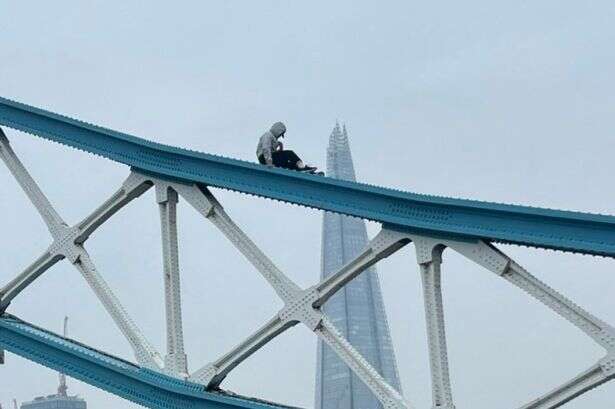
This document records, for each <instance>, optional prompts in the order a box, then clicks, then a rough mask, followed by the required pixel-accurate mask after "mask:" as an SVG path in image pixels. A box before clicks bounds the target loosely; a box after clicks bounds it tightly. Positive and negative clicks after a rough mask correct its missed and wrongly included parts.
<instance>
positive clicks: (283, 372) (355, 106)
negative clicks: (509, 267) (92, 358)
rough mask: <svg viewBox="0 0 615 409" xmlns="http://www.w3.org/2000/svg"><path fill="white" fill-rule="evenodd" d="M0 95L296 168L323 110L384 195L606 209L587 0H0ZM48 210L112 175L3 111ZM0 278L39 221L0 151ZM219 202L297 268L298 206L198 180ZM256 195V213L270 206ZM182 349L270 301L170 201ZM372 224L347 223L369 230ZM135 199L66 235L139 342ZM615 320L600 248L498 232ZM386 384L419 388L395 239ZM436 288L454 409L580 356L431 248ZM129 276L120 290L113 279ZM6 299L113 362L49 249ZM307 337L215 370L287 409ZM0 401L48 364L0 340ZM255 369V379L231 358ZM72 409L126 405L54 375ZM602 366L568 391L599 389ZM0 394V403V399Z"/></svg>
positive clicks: (312, 220) (416, 400)
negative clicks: (86, 231) (520, 241)
mask: <svg viewBox="0 0 615 409" xmlns="http://www.w3.org/2000/svg"><path fill="white" fill-rule="evenodd" d="M0 12H1V14H2V16H3V19H1V20H0V61H2V63H1V64H0V95H1V96H3V97H7V98H12V99H16V100H18V101H22V102H25V103H28V104H31V105H35V106H39V107H43V108H48V109H50V110H52V111H54V112H58V113H63V114H67V115H70V116H74V117H77V118H79V119H82V120H86V121H90V122H94V123H96V124H99V125H103V126H107V127H110V128H113V129H117V130H122V131H126V132H129V133H134V134H136V135H139V136H143V137H146V138H148V139H152V140H156V141H159V142H162V143H168V144H172V145H177V146H183V147H189V148H191V149H195V150H200V151H205V152H211V153H216V154H221V155H225V156H230V157H235V158H242V159H246V160H254V161H255V160H256V158H254V149H255V146H256V143H257V139H258V137H259V136H260V135H261V134H262V133H263V132H264V131H265V130H266V129H267V128H268V127H269V126H270V125H271V123H272V122H274V121H277V120H282V121H284V122H285V123H286V124H287V127H288V133H287V138H286V144H287V146H289V147H292V148H293V149H296V150H297V151H298V152H300V153H301V154H302V156H304V157H305V159H306V161H308V162H315V163H316V164H318V165H319V166H320V167H322V166H324V164H325V149H326V144H327V139H328V136H329V133H330V130H331V127H332V126H333V125H334V124H335V120H336V118H339V119H340V121H343V122H345V123H346V124H347V126H348V130H349V133H350V135H351V137H352V149H353V158H354V162H355V167H356V170H357V178H358V180H360V181H363V182H367V183H372V184H377V185H384V186H390V187H395V188H399V189H403V190H407V191H413V192H421V193H432V194H437V195H445V196H454V197H468V198H474V199H479V200H489V201H497V202H506V203H523V204H527V205H531V206H544V207H550V208H563V209H570V210H581V211H588V212H597V213H606V214H615V201H614V200H613V192H612V189H611V185H612V181H611V179H612V175H613V174H614V173H615V164H614V161H613V159H612V156H613V152H614V151H615V138H614V133H615V116H614V115H613V109H614V107H615V78H613V75H612V73H613V72H615V51H614V49H613V42H614V40H615V27H614V26H613V24H612V22H613V20H614V17H615V4H613V3H612V2H607V1H596V2H591V3H562V2H556V1H551V0H548V1H542V2H526V1H523V2H514V3H501V2H495V3H494V2H490V1H486V0H483V1H470V2H463V3H449V4H447V3H442V2H431V3H428V2H421V3H417V2H407V1H393V2H387V3H386V4H383V3H382V2H377V3H369V2H350V1H340V2H335V3H331V2H322V1H315V2H309V3H299V2H283V1H262V2H247V3H239V2H214V3H212V2H208V3H203V2H196V1H186V2H182V3H181V4H174V5H170V4H169V3H166V2H156V1H154V2H119V1H104V2H103V1H91V2H87V4H84V3H83V2H77V1H56V2H39V3H33V2H11V1H7V0H0ZM7 135H8V137H9V139H10V140H11V141H12V145H13V147H14V149H15V150H16V151H17V153H18V155H20V157H21V158H22V159H23V161H24V162H25V163H26V165H27V166H28V167H29V169H30V171H31V173H32V174H33V176H34V178H35V179H36V180H37V182H39V184H40V185H41V187H42V188H43V190H44V192H45V193H46V194H47V195H48V196H49V198H50V200H51V201H52V203H53V204H54V205H55V206H56V207H57V208H58V210H59V211H60V213H61V214H62V216H63V217H64V218H65V219H66V220H67V221H68V222H69V223H74V222H76V221H77V220H79V219H80V218H81V217H82V216H84V215H86V214H87V213H89V212H90V211H91V210H92V209H94V208H95V207H96V206H98V205H99V204H100V203H101V202H102V201H103V200H104V199H105V198H106V197H108V196H109V195H110V194H111V193H112V192H113V191H114V190H115V189H116V188H117V187H118V186H119V184H120V183H121V182H122V180H123V178H124V177H125V176H126V175H127V174H128V169H127V168H126V167H123V166H118V165H116V164H113V163H111V162H109V161H106V160H103V159H100V158H97V157H92V156H89V155H86V154H83V153H82V152H78V151H73V150H70V149H67V148H64V147H61V146H58V145H56V144H51V143H48V142H43V141H41V140H39V139H37V138H33V137H31V136H29V135H25V134H21V133H17V132H14V131H12V130H7ZM0 186H2V192H1V193H0V198H1V200H0V214H1V215H2V216H3V217H2V220H0V230H1V231H2V232H5V234H1V235H0V248H2V249H3V251H2V252H1V253H0V267H1V269H0V284H1V283H5V282H7V281H8V280H9V279H10V278H12V277H14V276H15V275H16V274H17V273H18V272H19V271H21V270H22V269H23V268H25V267H26V266H27V265H28V264H29V263H30V262H31V261H32V260H34V259H35V258H36V257H37V256H38V255H39V254H40V253H41V252H42V251H43V250H44V249H45V248H46V247H47V246H48V244H49V243H50V237H49V235H48V233H47V231H46V229H45V228H44V226H43V223H42V222H41V221H40V219H39V218H38V216H37V215H36V213H35V211H34V209H33V208H32V206H31V205H30V204H29V203H28V202H27V200H26V198H25V195H24V194H23V193H22V192H21V190H20V189H19V187H18V186H17V184H16V182H15V181H14V180H13V179H12V178H11V177H10V176H9V173H8V171H7V170H6V169H5V168H4V166H3V165H0ZM215 194H216V195H217V196H218V197H219V198H220V200H221V202H222V203H223V205H224V206H225V208H226V210H227V212H228V213H229V214H230V215H231V217H233V218H234V219H235V220H236V222H237V223H238V224H239V225H240V226H241V227H242V228H244V229H245V230H246V231H247V233H248V234H249V235H250V236H251V237H252V238H253V239H254V241H255V242H256V243H257V244H259V245H260V246H261V247H262V248H263V249H264V250H265V252H266V253H267V254H269V255H270V256H271V258H272V259H273V260H274V261H275V262H276V263H277V264H278V265H279V266H280V267H281V268H282V269H283V270H284V271H285V272H287V273H288V274H289V275H290V276H291V277H292V278H293V279H295V280H296V281H297V282H299V283H300V284H301V285H303V286H308V285H311V284H313V283H314V282H316V281H317V280H318V276H319V270H320V257H319V255H320V225H321V217H322V215H321V212H317V211H312V210H306V209H303V208H300V207H297V206H289V205H284V204H281V203H278V202H272V201H268V200H263V199H255V198H252V197H249V196H245V195H241V194H235V193H230V192H223V191H216V192H215ZM272 212H275V217H272ZM178 219H179V223H180V224H179V231H180V250H181V252H180V265H181V274H182V290H183V295H184V308H183V310H184V320H185V321H184V324H185V325H184V328H185V332H186V334H185V337H186V349H187V353H188V357H189V367H190V369H191V370H194V369H196V368H198V367H200V366H201V365H203V364H204V363H206V362H208V361H210V360H212V359H214V358H215V357H217V356H219V355H221V354H222V353H224V352H226V351H227V350H228V349H229V348H230V347H231V346H233V345H235V344H236V343H237V342H238V341H240V340H242V339H243V338H244V337H245V336H247V335H248V334H250V333H251V332H252V331H253V330H254V329H256V328H257V327H258V326H260V325H261V324H262V323H263V322H264V321H265V320H266V319H268V318H269V317H270V316H271V315H272V314H273V313H274V312H275V311H276V310H277V309H278V308H279V307H280V306H281V305H280V303H279V302H278V300H277V298H276V297H275V294H274V293H273V291H271V290H270V289H269V287H268V286H267V284H266V283H265V282H264V281H263V280H262V279H261V278H260V276H259V275H258V274H257V273H256V272H255V271H254V269H253V268H252V267H251V266H250V265H249V264H248V263H247V262H246V261H245V260H244V259H243V258H242V257H241V256H240V255H239V253H238V252H237V251H236V250H235V249H234V248H233V247H232V246H231V245H230V244H228V243H227V242H226V240H225V239H224V238H223V237H222V236H221V235H220V234H219V233H218V232H217V231H216V230H215V229H214V228H213V227H212V226H210V225H209V224H208V222H207V221H205V220H202V218H200V217H199V216H198V215H197V214H195V212H194V211H193V210H192V209H190V208H188V206H185V204H184V203H181V204H180V206H179V215H178ZM377 228H378V226H376V225H374V224H372V223H370V224H369V225H368V231H369V233H370V235H373V234H374V233H375V232H376V231H377ZM159 230H160V228H159V225H158V209H157V205H156V203H155V200H154V197H153V194H152V193H151V192H149V193H148V194H146V195H145V196H144V197H142V198H141V199H139V200H138V201H136V202H135V203H133V204H131V205H130V206H128V207H127V208H126V209H124V210H123V211H122V212H120V213H119V214H118V215H117V216H115V218H114V219H113V220H111V221H110V222H109V223H108V224H106V225H105V226H104V227H103V228H102V229H101V230H100V231H99V232H97V234H96V235H94V236H93V237H92V238H91V239H90V241H88V243H87V248H88V250H89V251H90V253H91V255H92V258H93V261H94V262H95V263H96V265H97V267H98V270H99V271H100V272H101V274H102V275H103V276H104V277H105V278H106V279H107V281H108V282H109V284H110V285H111V286H112V288H113V289H114V290H115V291H116V293H117V295H118V297H119V298H120V299H121V300H122V302H123V303H124V304H125V306H126V308H127V310H128V311H129V313H130V314H131V315H132V316H133V317H134V318H135V319H136V320H137V322H138V323H139V324H140V326H141V328H142V330H143V332H144V333H145V334H146V335H147V337H148V338H149V339H150V340H151V341H152V342H153V343H154V345H155V346H156V347H157V348H158V350H159V351H164V349H165V346H164V335H163V329H164V320H163V313H164V303H163V292H162V266H161V264H162V256H161V251H160V247H161V244H160V238H159ZM499 247H500V248H502V249H504V250H505V251H506V252H507V253H509V254H511V255H512V256H513V257H514V258H515V259H516V260H517V261H518V262H519V263H521V264H522V265H524V266H525V267H526V268H527V269H528V270H530V271H531V272H532V273H535V274H536V275H537V276H538V277H539V278H541V279H543V280H544V281H546V282H547V283H548V284H549V285H551V286H552V287H554V288H555V289H557V290H559V291H561V292H563V293H564V294H565V295H567V296H569V297H570V298H572V299H573V300H574V301H575V302H576V303H578V304H580V305H581V306H584V307H586V308H587V309H589V310H590V311H591V312H592V313H594V314H595V315H597V316H598V317H599V318H601V319H603V320H605V321H607V322H609V323H611V324H615V308H614V305H613V300H612V298H613V297H612V295H611V294H612V291H613V290H612V289H613V288H615V274H613V270H614V264H613V260H610V259H608V260H607V259H604V258H596V257H586V256H578V255H571V254H562V253H557V252H552V251H541V250H534V249H526V248H521V247H509V246H499ZM378 271H379V276H380V279H381V283H382V292H383V296H384V301H385V304H386V309H387V313H388V316H389V321H390V326H391V333H392V339H393V343H394V347H395V351H396V354H397V360H398V363H399V371H400V377H401V383H402V388H403V390H404V395H405V396H406V397H407V398H408V399H409V400H410V401H411V402H412V403H413V404H414V405H415V406H416V407H417V408H428V407H430V405H431V403H430V400H431V391H430V385H429V368H428V359H427V346H426V341H425V324H424V314H423V301H422V298H421V290H420V279H419V274H418V267H417V266H416V262H415V259H414V255H413V249H412V248H411V247H409V248H408V249H406V250H405V251H403V252H402V253H401V254H397V255H394V256H393V257H392V258H390V259H387V260H385V261H384V262H382V263H381V264H379V265H378ZM443 281H444V284H443V285H444V302H445V309H446V313H447V331H448V333H447V335H448V339H449V347H450V352H449V356H450V360H451V376H452V382H453V391H454V396H455V400H456V403H457V406H458V407H459V408H474V409H487V408H493V407H511V408H514V407H520V406H522V405H524V404H526V403H528V402H529V401H531V400H532V399H534V398H535V397H537V396H538V395H540V394H542V393H544V392H546V391H547V390H549V389H551V388H552V387H554V386H556V385H558V384H559V383H561V382H562V381H564V380H567V379H570V378H572V377H573V376H575V375H576V374H578V373H579V372H580V371H581V370H584V369H586V368H587V367H589V366H590V365H591V364H593V363H594V361H595V360H597V359H598V358H600V357H601V354H602V351H601V350H600V349H598V348H597V347H595V346H594V345H593V343H592V341H591V340H589V339H588V338H587V337H585V336H584V334H582V333H581V332H580V331H577V330H576V329H575V328H574V327H572V326H570V325H569V324H567V323H566V322H564V321H563V320H561V319H560V318H558V317H557V316H555V315H554V314H552V313H551V312H550V311H548V310H547V309H546V308H545V307H544V306H542V305H540V304H538V303H537V302H536V301H534V300H532V299H531V298H529V297H527V296H526V295H525V294H523V293H522V292H521V291H519V290H517V289H516V288H513V287H512V286H510V285H509V284H507V283H506V282H504V281H503V280H500V279H498V278H497V277H494V276H492V275H491V274H490V273H488V272H486V271H484V270H482V269H480V268H478V267H476V266H474V265H472V264H470V263H469V262H467V261H465V260H463V259H462V258H461V257H460V256H458V255H455V254H453V253H449V252H447V253H445V264H444V266H443ZM137 291H138V295H139V296H138V297H136V296H135V293H136V292H137ZM9 312H11V313H14V314H16V315H18V316H20V317H22V318H24V319H26V320H29V321H31V322H33V323H35V324H37V325H40V326H43V327H45V328H49V329H52V330H55V331H57V332H60V330H61V325H62V319H63V317H64V315H66V314H68V315H70V316H71V334H72V336H73V337H74V338H76V339H78V340H80V341H83V342H85V343H87V344H90V345H93V346H95V347H97V348H101V349H103V350H105V351H108V352H110V353H113V354H117V355H119V356H122V357H125V358H129V359H131V360H132V354H131V353H130V349H129V347H128V344H127V342H126V341H124V340H123V338H122V337H121V335H120V333H119V331H118V330H117V329H116V328H115V326H114V325H113V323H112V322H111V320H110V319H109V318H108V317H107V316H106V314H105V312H104V310H103V309H102V307H101V306H100V305H99V303H98V301H97V300H96V299H95V298H94V297H93V295H92V293H91V291H90V290H89V288H87V285H86V284H85V282H84V280H83V279H82V278H81V277H80V276H79V275H78V273H77V272H76V270H75V269H74V268H73V267H72V266H70V264H69V263H67V262H66V261H64V262H62V263H61V264H59V265H57V266H56V267H54V268H53V269H51V270H50V271H48V272H47V273H46V274H45V275H44V276H43V277H42V278H41V279H39V280H38V281H37V282H36V283H35V284H34V285H33V286H32V287H31V288H29V289H28V290H27V291H26V292H25V293H24V294H22V296H20V297H19V298H18V299H16V300H15V302H14V303H13V304H12V305H11V308H10V310H9ZM315 345H316V339H315V337H314V336H313V334H311V333H309V332H308V331H307V330H305V329H304V328H301V327H300V326H297V327H296V328H294V329H292V330H291V331H289V332H288V333H287V334H284V335H283V336H281V337H280V338H278V339H276V340H275V341H274V342H272V343H271V344H270V345H268V346H267V347H265V348H264V349H263V350H262V351H259V353H257V354H256V355H255V356H254V357H252V358H251V359H250V360H248V361H247V362H245V363H244V364H242V365H241V366H240V367H238V368H237V369H236V370H235V371H234V372H233V373H232V374H231V376H230V377H229V378H228V380H227V381H226V382H225V383H224V384H223V385H222V386H223V387H224V388H227V389H230V390H233V391H235V392H238V393H242V394H246V395H252V396H259V397H263V398H266V399H271V400H275V401H279V402H283V403H291V404H293V405H298V406H305V407H311V406H312V405H313V400H314V394H313V390H314V370H315V359H314V349H315ZM6 358H7V364H6V365H4V366H0V384H1V385H2V386H1V387H0V403H2V404H3V405H4V407H5V408H6V407H7V405H10V403H11V399H12V398H13V397H16V398H17V399H18V400H19V401H24V400H30V399H32V398H33V397H34V396H37V395H43V394H50V393H54V392H55V389H56V383H57V381H56V379H57V375H56V374H55V373H54V372H53V371H50V370H48V369H45V368H42V367H40V366H38V365H35V364H33V363H30V362H28V361H26V360H24V359H22V358H19V357H16V356H14V355H12V354H7V357H6ZM255 374H257V375H258V376H255ZM69 392H70V393H79V394H80V395H82V396H84V397H85V398H86V399H87V400H88V404H89V407H90V409H103V408H106V407H118V408H132V407H135V405H133V404H131V403H129V402H126V401H123V400H121V399H119V398H117V397H114V396H111V395H109V394H107V393H105V392H102V391H99V390H97V389H95V388H92V387H90V386H87V385H84V384H82V383H80V382H77V381H74V380H72V379H69ZM613 396H615V384H613V383H611V384H607V385H605V386H602V387H601V388H599V389H597V390H596V391H593V392H590V393H588V394H587V395H586V396H584V397H583V398H581V399H579V400H578V401H575V402H574V403H571V404H569V405H568V406H566V408H571V409H595V408H603V407H606V406H607V404H610V403H611V402H612V401H613ZM8 407H10V406H8Z"/></svg>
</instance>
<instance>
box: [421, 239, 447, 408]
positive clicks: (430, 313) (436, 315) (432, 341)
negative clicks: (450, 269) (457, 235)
mask: <svg viewBox="0 0 615 409" xmlns="http://www.w3.org/2000/svg"><path fill="white" fill-rule="evenodd" d="M414 245H415V248H416V254H417V261H418V263H419V267H420V270H421V280H422V284H423V301H424V303H425V320H426V324H427V342H428V345H429V364H430V368H431V387H432V389H431V391H432V399H433V406H432V407H433V408H434V409H455V405H454V404H453V394H452V390H451V380H450V375H449V364H448V352H447V345H446V329H445V324H444V305H443V302H442V285H441V280H442V274H441V266H442V251H443V250H444V247H443V246H441V245H438V244H437V243H434V242H433V241H431V240H429V239H419V238H415V242H414Z"/></svg>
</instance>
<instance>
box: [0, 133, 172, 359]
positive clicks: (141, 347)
mask: <svg viewBox="0 0 615 409" xmlns="http://www.w3.org/2000/svg"><path fill="white" fill-rule="evenodd" d="M0 158H1V159H2V160H3V161H4V163H5V164H6V165H7V167H8V168H9V170H10V171H11V173H12V174H13V176H14V177H15V179H16V180H17V182H18V183H19V185H20V186H21V188H22V189H23V190H24V192H25V193H26V195H27V196H28V198H29V199H30V201H31V202H32V204H33V205H34V206H35V208H36V209H37V211H38V212H39V214H40V215H41V217H42V218H43V220H44V222H45V224H46V225H47V227H48V229H49V231H50V233H51V235H52V237H53V242H52V244H51V245H50V246H49V249H48V250H47V251H46V252H45V253H44V254H43V255H42V256H40V257H39V258H38V259H37V260H35V261H34V262H33V263H32V264H31V265H30V266H29V267H28V268H26V269H25V270H24V271H23V272H22V273H21V274H19V276H17V277H16V278H15V279H13V280H12V281H10V282H9V283H8V284H7V285H6V286H4V287H3V288H2V290H0V297H1V298H0V306H1V310H2V311H3V310H5V309H6V307H7V306H8V305H9V304H10V302H11V301H12V300H13V299H14V298H15V297H16V296H17V295H18V294H19V293H20V292H21V291H23V290H24V289H25V288H27V286H28V285H30V284H31V283H32V282H34V281H35V280H36V279H37V278H38V277H40V276H41V275H42V274H43V273H44V272H45V271H46V270H48V269H49V268H50V267H51V266H53V265H54V264H55V263H57V262H58V261H60V260H61V259H63V258H66V259H68V260H69V261H70V262H71V263H72V264H73V265H74V266H75V268H76V269H77V270H78V271H79V272H80V273H81V275H82V276H83V277H84V278H85V280H86V281H87V282H88V284H89V285H90V287H91V288H92V290H93V291H94V293H95V294H96V296H97V297H98V299H99V300H100V302H101V303H102V304H103V306H104V307H105V309H106V310H107V312H108V313H109V315H110V316H111V317H112V319H113V321H114V322H115V324H116V325H117V326H118V328H119V329H120V331H121V332H122V334H124V336H125V337H126V338H127V340H128V342H129V343H130V345H131V346H132V348H133V350H134V353H135V357H136V359H137V361H138V362H139V363H140V364H142V365H143V366H146V367H148V368H152V369H160V368H161V367H162V365H163V361H162V358H161V357H160V354H159V353H158V352H156V350H155V349H154V347H153V346H152V345H151V344H150V343H149V341H147V340H146V338H145V336H144V335H143V334H142V333H141V331H140V330H139V328H138V327H137V325H136V324H135V323H134V321H133V320H132V319H131V318H130V316H129V315H128V313H127V312H126V311H125V309H124V307H123V306H122V305H121V304H120V302H119V300H118V299H117V297H116V296H115V294H114V293H113V291H112V290H111V288H110V287H109V285H108V284H107V283H106V282H105V281H104V279H103V278H102V276H101V275H100V274H99V273H98V271H97V270H96V267H95V266H94V263H93V262H92V261H91V259H90V257H89V255H88V253H87V251H86V250H85V248H84V247H83V243H84V242H85V241H86V240H87V238H88V237H89V236H90V235H91V234H92V233H93V232H94V231H95V230H96V229H97V228H98V227H99V226H101V225H102V224H103V223H104V222H105V221H106V220H108V219H109V218H110V217H111V216H112V215H113V214H115V213H116V212H117V211H119V210H120V209H121V208H122V207H123V206H125V205H126V204H128V203H129V202H130V201H132V200H133V199H135V198H136V197H139V196H140V195H141V194H143V193H144V192H145V191H146V190H147V189H149V187H151V183H150V182H148V181H147V180H146V179H145V178H143V177H142V176H140V175H138V174H136V173H131V174H130V176H129V177H128V178H127V179H126V181H125V182H124V183H123V184H122V187H121V188H120V189H119V190H118V191H117V192H115V193H114V194H113V195H112V196H111V197H110V198H109V199H108V200H106V201H105V202H104V203H103V204H102V205H101V206H100V207H99V208H97V209H96V210H95V211H94V212H93V213H92V214H90V215H89V216H87V217H86V218H85V219H84V220H82V221H81V222H80V223H78V224H77V225H75V226H73V227H69V226H68V225H67V224H66V223H65V222H64V220H62V218H61V217H60V215H59V214H58V212H57V211H56V210H55V209H54V207H53V206H52V205H51V203H50V202H49V200H48V199H47V197H46V196H45V194H44V193H43V192H42V190H41V189H40V187H39V186H38V185H37V183H36V182H35V181H34V179H33V178H32V176H31V175H30V174H29V172H28V171H27V169H26V168H25V166H24V165H23V163H22V162H21V161H20V160H19V158H18V157H17V155H16V154H15V152H14V151H13V149H12V148H11V146H10V144H9V141H8V139H7V138H6V135H5V134H4V133H3V132H2V131H1V130H0Z"/></svg>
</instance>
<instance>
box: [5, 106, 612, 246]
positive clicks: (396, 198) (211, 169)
mask: <svg viewBox="0 0 615 409" xmlns="http://www.w3.org/2000/svg"><path fill="white" fill-rule="evenodd" d="M165 120H167V121H168V120H172V118H165ZM0 125H5V126H8V127H11V128H14V129H17V130H20V131H24V132H27V133H30V134H33V135H37V136H40V137H42V138H46V139H49V140H52V141H56V142H59V143H62V144H64V145H68V146H71V147H73V148H77V149H81V150H84V151H86V152H89V153H92V154H96V155H100V156H103V157H105V158H108V159H111V160H113V161H116V162H119V163H123V164H125V165H128V166H131V167H134V168H138V169H140V170H142V171H146V172H150V173H153V174H155V175H157V176H159V177H162V178H165V177H166V178H173V179H178V180H182V181H189V182H197V183H202V184H205V185H209V186H215V187H219V188H223V189H229V190H235V191H239V192H243V193H248V194H253V195H257V196H261V197H266V198H270V199H276V200H281V201H284V202H289V203H294V204H298V205H302V206H307V207H312V208H317V209H322V210H328V211H331V212H336V213H342V214H346V215H350V216H357V217H360V218H364V219H368V220H373V221H377V222H381V223H383V224H387V225H390V226H391V227H393V228H397V229H405V230H411V231H413V232H415V233H426V234H436V235H438V234H439V235H445V236H449V237H450V236H454V237H456V238H461V239H463V238H472V239H474V238H480V239H484V240H487V241H497V242H504V243H514V244H520V245H527V246H532V247H539V248H550V249H556V250H563V251H571V252H578V253H584V254H593V255H603V256H609V257H614V256H615V217H613V216H605V215H595V214H587V213H579V212H568V211H560V210H550V209H541V208H532V207H526V206H516V205H505V204H497V203H487V202H478V201H472V200H464V199H451V198H444V197H435V196H427V195H420V194H414V193H407V192H401V191H396V190H392V189H387V188H382V187H377V186H369V185H365V184H360V183H355V182H347V181H342V180H337V179H332V178H326V177H320V176H314V175H305V174H302V173H299V172H293V171H288V170H284V169H269V168H267V167H264V166H261V165H258V164H255V163H249V162H245V161H240V160H235V159H229V158H224V157H220V156H215V155H210V154H205V153H199V152H194V151H189V150H186V149H180V148H176V147H171V146H165V145H161V144H157V143H154V142H151V141H148V140H145V139H141V138H137V137H135V136H131V135H127V134H124V133H120V132H116V131H112V130H109V129H105V128H101V127H98V126H94V125H90V124H86V123H84V122H81V121H77V120H74V119H70V118H67V117H64V116H61V115H57V114H54V113H51V112H47V111H44V110H41V109H38V108H34V107H31V106H27V105H24V104H20V103H17V102H14V101H10V100H7V99H3V98H0Z"/></svg>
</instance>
